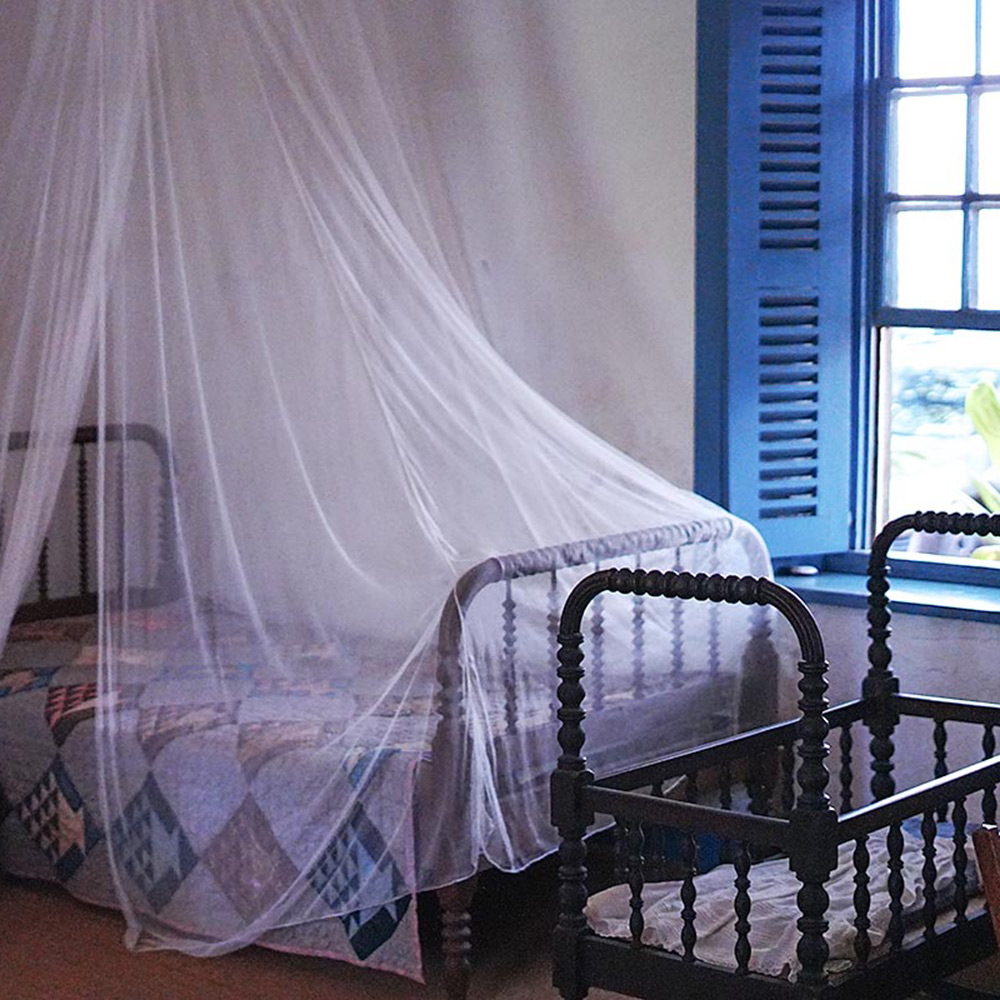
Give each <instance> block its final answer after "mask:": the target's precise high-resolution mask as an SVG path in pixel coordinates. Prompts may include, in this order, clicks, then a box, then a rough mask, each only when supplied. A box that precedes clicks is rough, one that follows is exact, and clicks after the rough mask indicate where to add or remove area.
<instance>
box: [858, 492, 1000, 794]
mask: <svg viewBox="0 0 1000 1000" xmlns="http://www.w3.org/2000/svg"><path fill="white" fill-rule="evenodd" d="M910 530H913V531H927V532H934V533H935V534H939V535H980V536H986V535H993V534H996V533H997V532H998V531H1000V515H997V514H947V513H945V512H943V511H937V512H935V511H917V512H916V513H914V514H906V515H905V516H903V517H897V518H896V519H895V520H893V521H890V522H889V523H888V524H886V525H885V527H884V528H883V529H882V530H881V531H880V532H879V533H878V535H876V536H875V539H874V540H873V541H872V550H871V556H870V557H869V559H868V636H869V638H870V639H871V643H870V644H869V647H868V662H869V664H870V666H869V669H868V674H867V676H866V677H865V680H864V683H863V685H862V688H861V695H862V697H863V698H864V699H865V701H866V702H868V706H867V711H866V714H865V719H864V722H865V725H866V726H867V727H868V730H869V732H870V733H871V743H870V750H871V757H872V782H871V789H872V794H873V795H874V796H875V798H876V799H884V798H887V797H888V796H890V795H892V794H893V793H894V792H895V790H896V783H895V781H894V780H893V777H892V771H893V764H892V754H893V749H894V747H893V743H892V735H893V732H894V731H895V728H896V726H897V725H899V713H898V711H897V710H896V708H895V706H894V704H893V699H894V697H895V695H896V694H898V693H899V678H898V677H896V676H895V675H894V674H893V672H892V669H891V667H890V666H889V664H890V663H891V662H892V652H891V650H890V649H889V636H890V634H891V633H892V629H891V628H890V627H889V621H890V613H889V598H888V592H889V566H888V556H889V549H890V547H891V546H892V543H893V542H895V541H896V539H897V538H898V537H899V536H900V535H901V534H903V532H905V531H910Z"/></svg>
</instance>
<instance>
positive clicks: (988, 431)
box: [965, 381, 1000, 465]
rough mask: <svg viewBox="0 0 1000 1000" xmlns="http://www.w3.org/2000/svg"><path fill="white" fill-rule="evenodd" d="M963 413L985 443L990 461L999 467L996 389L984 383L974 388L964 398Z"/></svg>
mask: <svg viewBox="0 0 1000 1000" xmlns="http://www.w3.org/2000/svg"><path fill="white" fill-rule="evenodd" d="M965 412H966V413H968V415H969V419H970V420H971V421H972V426H973V427H975V428H976V430H977V431H978V432H979V435H980V437H981V438H982V439H983V440H984V441H985V442H986V447H987V448H988V449H989V452H990V461H991V462H992V463H993V465H1000V399H997V391H996V389H994V388H993V386H992V385H991V384H990V383H989V382H986V381H983V382H980V383H979V384H978V385H976V386H974V387H973V388H972V389H970V390H969V394H968V395H967V396H966V397H965Z"/></svg>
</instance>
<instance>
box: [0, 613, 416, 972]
mask: <svg viewBox="0 0 1000 1000" xmlns="http://www.w3.org/2000/svg"><path fill="white" fill-rule="evenodd" d="M156 626H157V621H156V620H155V619H154V620H151V625H150V627H154V628H155V627H156ZM94 632H95V630H94V628H93V626H92V623H90V622H89V621H88V620H86V619H66V620H63V621H52V622H40V623H33V624H24V625H17V626H14V628H13V629H12V632H11V636H10V639H9V642H8V645H7V648H6V649H5V650H4V654H3V658H2V659H0V863H2V866H3V868H5V869H6V870H8V871H11V872H12V873H14V874H17V875H21V876H27V877H33V878H46V879H54V880H57V881H59V882H61V883H62V884H63V885H64V886H65V887H66V888H67V889H68V890H69V891H70V892H72V893H74V894H75V895H77V896H79V897H81V898H83V899H86V900H88V901H91V902H96V903H102V904H106V905H112V906H113V905H115V901H116V897H115V891H114V887H113V884H112V879H111V874H110V869H109V865H108V859H107V853H106V852H107V847H108V845H109V844H110V845H113V846H114V848H115V852H116V856H117V857H119V858H121V859H122V861H123V864H124V869H125V872H126V874H127V881H128V882H129V883H130V884H129V885H128V886H126V891H127V892H129V893H135V894H138V895H139V897H140V898H141V899H142V900H144V902H145V903H146V904H147V908H148V909H150V910H151V911H152V912H153V913H155V914H156V915H157V918H158V919H161V920H162V921H164V923H165V924H167V925H169V924H170V922H171V918H172V913H173V910H174V909H175V908H176V900H178V899H180V898H181V897H182V896H183V894H185V893H186V892H190V891H192V890H191V889H188V888H187V887H188V886H189V885H190V886H192V887H196V889H197V892H198V893H199V896H198V898H199V899H207V900H209V904H210V906H211V907H212V913H213V919H215V920H217V921H219V922H220V926H223V927H224V926H226V924H227V923H229V924H231V925H234V926H236V925H246V924H248V923H252V922H253V921H254V920H255V918H257V917H258V916H259V915H260V914H262V913H264V912H266V911H267V910H268V909H269V908H270V907H272V906H274V905H275V904H276V903H277V902H278V901H279V899H280V897H281V894H282V892H283V891H284V890H285V889H287V887H288V886H289V884H290V883H292V882H293V881H294V880H295V879H296V878H298V877H299V876H300V875H301V876H304V879H305V882H306V884H307V886H308V887H310V891H312V892H314V893H315V905H314V906H311V907H310V911H309V912H310V914H315V917H316V919H311V920H309V921H308V922H305V923H299V924H297V925H295V926H290V927H284V928H280V929H278V930H275V931H271V932H268V933H267V934H266V935H265V936H264V937H262V938H261V939H260V940H259V942H258V943H260V944H263V945H267V946H270V947H274V948H279V949H282V950H289V951H296V952H300V953H307V954H317V955H326V956H329V957H333V958H340V959H346V960H348V961H353V962H356V963H365V964H368V965H372V966H374V967H377V968H383V969H388V970H391V971H395V972H402V973H404V974H411V975H413V974H415V973H416V974H417V975H419V969H420V958H419V943H418V937H417V927H416V906H414V905H413V904H412V900H411V898H410V895H409V891H408V889H407V886H409V885H412V884H413V878H412V868H413V844H412V831H408V832H407V835H406V836H400V834H399V831H397V830H394V831H392V832H391V833H387V832H386V831H384V830H382V829H380V828H379V822H378V817H374V816H371V815H369V813H368V811H366V810H365V808H364V807H363V805H362V804H361V802H360V801H359V803H358V804H357V805H355V806H354V808H353V809H352V810H351V812H350V815H349V816H348V817H347V819H346V821H345V822H343V823H341V825H340V828H339V829H331V830H330V837H329V841H328V843H327V846H326V848H325V849H324V850H323V851H322V853H321V855H320V857H319V858H318V859H316V858H311V859H309V861H308V862H306V863H303V862H302V860H301V859H300V858H299V857H298V856H297V852H296V839H297V838H296V836H295V834H296V824H295V822H294V816H292V817H289V815H288V811H287V808H286V801H285V799H284V797H283V796H284V795H285V794H287V793H286V788H285V786H286V785H288V786H294V785H295V783H296V782H299V783H301V782H303V781H308V775H306V776H303V775H302V773H301V772H302V770H303V768H304V767H306V768H308V767H309V766H313V767H315V768H323V767H324V766H325V767H326V768H329V766H330V764H329V761H328V760H324V757H323V755H322V754H320V753H315V752H313V753H303V752H302V751H315V750H316V749H317V748H320V747H322V745H323V741H324V738H325V737H326V734H327V732H328V729H329V727H330V726H331V725H332V722H331V721H330V720H333V719H338V718H339V719H340V720H342V719H343V717H344V714H345V712H348V713H349V712H350V711H351V706H350V705H349V704H347V703H346V701H345V699H348V698H349V697H350V695H349V693H348V692H347V690H346V688H345V687H344V686H343V685H342V684H338V683H336V681H326V682H324V680H323V678H322V673H321V671H317V673H316V676H315V678H310V677H306V679H304V680H301V681H296V682H294V683H292V682H289V681H287V680H286V679H284V678H280V677H274V676H269V675H268V673H267V671H266V670H262V669H260V668H257V667H255V666H254V665H252V664H233V666H232V668H231V671H230V673H231V674H232V678H233V683H234V684H238V685H239V687H238V689H237V690H238V691H239V695H240V696H239V698H237V699H231V700H229V701H225V702H223V701H220V700H219V699H218V691H217V689H215V690H214V697H213V691H212V690H209V689H208V688H207V687H206V690H205V691H204V692H201V693H202V695H203V696H201V697H199V686H198V683H197V681H198V677H199V673H200V670H199V667H198V665H197V664H192V665H191V666H190V668H187V667H185V668H184V670H183V672H184V673H185V675H186V676H185V678H184V684H185V696H184V699H183V701H181V700H180V699H177V701H176V702H175V703H171V702H170V699H169V697H167V698H164V697H163V696H162V695H163V692H158V690H157V685H158V684H164V683H171V684H176V681H177V678H178V671H177V670H176V669H171V671H170V680H169V681H163V680H162V679H161V675H160V664H158V663H157V661H156V656H155V654H153V655H150V656H147V657H136V662H135V664H134V671H130V672H129V674H128V676H127V677H126V678H125V683H123V684H121V685H120V686H119V687H118V689H117V690H116V691H114V692H113V693H112V694H111V695H110V697H113V698H114V699H115V706H116V708H117V709H119V710H121V711H129V712H134V713H136V715H135V719H136V724H135V738H136V741H137V743H138V746H137V748H136V754H135V762H136V766H145V769H146V770H145V775H144V777H143V776H142V772H139V778H140V779H141V780H137V781H136V783H135V787H136V788H138V791H137V792H135V794H134V795H132V797H131V798H130V799H129V800H128V801H127V802H125V803H124V805H123V808H122V809H121V811H120V813H119V814H118V815H117V816H115V817H114V818H113V820H112V821H111V822H110V824H109V828H107V829H105V828H103V826H102V823H103V819H102V815H101V810H100V806H99V798H98V786H97V767H96V751H95V739H94V720H95V714H96V712H97V708H98V691H97V683H96V673H95V666H96V662H97V657H96V640H95V634H94ZM304 656H307V657H312V658H313V659H315V660H316V661H317V663H321V661H322V651H321V650H315V649H311V650H307V651H304ZM157 695H159V696H157ZM390 710H391V709H390ZM417 723H418V720H415V727H417ZM422 751H423V733H422V732H421V731H420V730H419V728H415V729H414V733H413V741H412V744H406V745H403V746H401V747H396V748H393V749H391V750H385V749H381V750H378V749H372V750H371V751H365V750H364V749H363V748H362V749H361V750H360V751H359V753H358V755H357V756H356V757H355V758H354V759H352V760H351V762H350V770H349V772H348V773H346V774H345V780H346V781H348V782H350V785H351V786H353V787H355V788H358V787H359V785H361V784H362V783H366V782H371V781H378V780H380V779H385V780H394V781H395V782H398V781H399V775H400V772H399V770H398V769H403V771H404V774H405V780H406V784H405V786H404V787H408V788H411V787H412V777H413V771H414V768H415V765H416V763H417V761H418V760H419V759H420V756H421V753H422ZM310 762H311V763H310ZM387 776H388V777H387ZM325 777H326V776H324V775H318V776H317V780H322V779H324V778H325ZM206 789H210V790H211V791H210V794H209V795H207V796H206V794H205V790H206ZM207 801H210V805H207V804H206V802H207ZM362 801H363V799H362ZM386 857H388V859H389V861H388V863H387V862H386V860H385V859H386ZM377 859H382V861H381V863H377ZM373 879H374V880H379V881H380V884H382V885H384V892H385V898H386V899H391V900H392V902H390V903H387V904H386V905H383V906H379V907H375V908H372V909H365V910H358V911H355V912H345V902H346V901H348V900H349V899H350V893H351V891H352V889H353V888H354V887H356V886H357V885H358V884H360V883H361V882H365V883H367V884H371V880H373ZM324 914H325V917H324Z"/></svg>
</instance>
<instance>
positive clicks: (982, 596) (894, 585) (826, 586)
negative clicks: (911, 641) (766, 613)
mask: <svg viewBox="0 0 1000 1000" xmlns="http://www.w3.org/2000/svg"><path fill="white" fill-rule="evenodd" d="M777 580H778V582H779V583H781V584H783V585H784V586H786V587H788V588H789V589H790V590H793V591H794V592H795V593H796V594H798V595H799V597H801V598H802V600H804V601H805V602H806V603H807V604H835V605H840V606H841V607H847V608H864V607H865V606H866V605H867V603H868V589H867V587H866V582H867V581H866V578H865V577H864V576H863V575H861V574H856V573H831V572H821V573H817V574H816V575H815V576H790V575H788V574H786V573H780V571H779V574H778V576H777ZM889 602H890V603H889V610H890V611H891V612H892V613H893V614H908V615H925V616H927V617H930V618H964V619H967V620H968V621H979V622H989V623H991V624H1000V588H997V587H982V586H977V585H974V584H968V583H950V582H949V583H944V582H941V581H938V580H907V579H904V578H902V577H898V576H893V577H892V579H891V582H890V588H889Z"/></svg>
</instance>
